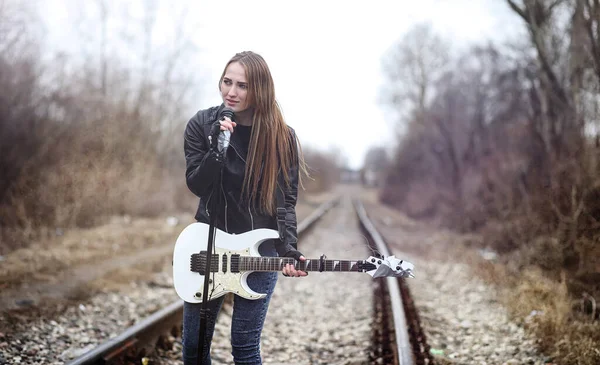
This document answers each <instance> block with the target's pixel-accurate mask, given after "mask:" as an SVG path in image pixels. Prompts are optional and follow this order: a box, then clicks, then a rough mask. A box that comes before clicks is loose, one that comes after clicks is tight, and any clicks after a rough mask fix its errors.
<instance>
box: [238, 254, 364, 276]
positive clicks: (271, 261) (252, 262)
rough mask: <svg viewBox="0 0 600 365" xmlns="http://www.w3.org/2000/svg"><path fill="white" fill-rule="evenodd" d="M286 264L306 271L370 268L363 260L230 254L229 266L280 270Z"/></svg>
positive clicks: (242, 268)
mask: <svg viewBox="0 0 600 365" xmlns="http://www.w3.org/2000/svg"><path fill="white" fill-rule="evenodd" d="M238 260H239V261H238ZM286 264H291V265H294V267H295V268H296V270H302V271H307V272H308V271H321V272H350V271H354V272H365V271H368V270H371V269H372V267H371V266H372V265H371V264H369V263H366V262H365V261H364V260H360V261H349V260H322V259H306V261H297V260H295V259H293V258H289V257H253V256H238V257H236V255H232V256H231V267H232V268H234V267H235V266H236V265H238V267H239V270H240V271H281V269H283V267H284V266H285V265H286Z"/></svg>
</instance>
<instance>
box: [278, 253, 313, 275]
mask: <svg viewBox="0 0 600 365" xmlns="http://www.w3.org/2000/svg"><path fill="white" fill-rule="evenodd" d="M298 260H300V261H306V257H304V256H300V258H299V259H298ZM281 272H282V273H283V276H293V277H300V276H306V275H308V273H307V272H306V271H302V270H296V268H295V267H294V265H291V264H285V266H284V267H283V269H282V270H281Z"/></svg>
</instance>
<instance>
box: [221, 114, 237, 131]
mask: <svg viewBox="0 0 600 365" xmlns="http://www.w3.org/2000/svg"><path fill="white" fill-rule="evenodd" d="M219 123H221V130H222V131H226V130H229V131H230V132H231V133H233V128H234V127H235V126H236V125H237V124H236V122H234V121H232V120H231V119H229V117H223V118H222V119H221V120H219Z"/></svg>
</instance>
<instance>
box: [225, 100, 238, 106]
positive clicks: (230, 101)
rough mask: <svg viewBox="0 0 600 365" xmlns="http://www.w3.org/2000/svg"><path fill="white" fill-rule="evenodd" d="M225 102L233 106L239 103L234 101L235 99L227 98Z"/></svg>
mask: <svg viewBox="0 0 600 365" xmlns="http://www.w3.org/2000/svg"><path fill="white" fill-rule="evenodd" d="M225 102H226V103H227V104H228V105H231V106H234V105H235V104H237V101H233V100H225Z"/></svg>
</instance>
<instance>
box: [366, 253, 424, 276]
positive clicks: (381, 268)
mask: <svg viewBox="0 0 600 365" xmlns="http://www.w3.org/2000/svg"><path fill="white" fill-rule="evenodd" d="M364 266H365V268H366V272H367V274H369V275H371V276H372V277H373V278H381V277H386V276H392V277H399V278H407V277H410V278H414V277H415V276H414V274H413V271H414V269H415V265H413V264H411V263H410V262H408V261H404V260H400V259H398V258H396V257H395V256H394V255H392V256H387V257H374V256H370V257H369V258H368V259H366V260H365V265H364Z"/></svg>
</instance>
